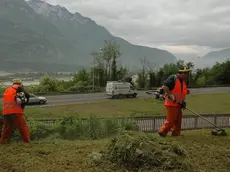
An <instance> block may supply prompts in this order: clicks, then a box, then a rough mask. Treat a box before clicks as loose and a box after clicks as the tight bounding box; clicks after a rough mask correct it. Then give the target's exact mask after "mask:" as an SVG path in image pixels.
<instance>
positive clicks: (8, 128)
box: [0, 114, 30, 144]
mask: <svg viewBox="0 0 230 172" xmlns="http://www.w3.org/2000/svg"><path fill="white" fill-rule="evenodd" d="M14 127H16V128H17V129H18V131H19V133H20V135H21V137H22V142H23V143H29V142H30V131H29V127H28V125H27V123H26V120H25V118H24V115H23V114H15V115H10V116H8V115H6V116H4V117H3V127H2V132H1V138H0V144H6V143H10V140H11V136H12V133H13V129H14Z"/></svg>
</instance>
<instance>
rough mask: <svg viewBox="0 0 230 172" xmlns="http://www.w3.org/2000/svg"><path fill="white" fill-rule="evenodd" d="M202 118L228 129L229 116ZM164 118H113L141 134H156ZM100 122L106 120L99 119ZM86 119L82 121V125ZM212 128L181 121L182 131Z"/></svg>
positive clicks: (198, 120)
mask: <svg viewBox="0 0 230 172" xmlns="http://www.w3.org/2000/svg"><path fill="white" fill-rule="evenodd" d="M202 116H203V117H205V118H207V119H208V120H209V121H211V122H213V123H214V124H216V125H217V126H219V127H224V128H226V127H230V114H202ZM165 118H166V117H165V116H151V117H131V118H113V119H115V120H117V122H118V123H121V122H122V121H124V120H129V121H132V122H134V123H135V124H136V125H137V126H138V128H139V130H140V131H143V132H156V131H157V130H158V129H159V128H160V127H161V125H162V124H163V122H164V120H165ZM100 119H101V120H102V121H103V120H105V119H106V118H100ZM37 121H38V122H40V123H41V124H43V125H48V126H54V125H56V123H57V120H55V119H53V120H37ZM84 122H86V119H84V118H83V119H82V123H84ZM212 127H213V126H212V125H211V124H209V123H208V122H206V121H205V120H203V119H202V118H200V117H198V116H193V115H186V116H184V117H183V119H182V130H193V129H202V128H212Z"/></svg>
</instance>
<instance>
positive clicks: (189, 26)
mask: <svg viewBox="0 0 230 172" xmlns="http://www.w3.org/2000/svg"><path fill="white" fill-rule="evenodd" d="M46 1H47V2H49V3H51V4H59V5H61V6H65V7H66V8H67V9H68V10H70V11H71V12H79V13H81V14H82V15H83V16H86V17H90V18H91V19H93V20H95V21H96V22H97V23H98V24H100V25H102V26H104V27H106V28H107V29H108V30H109V31H110V32H111V33H112V34H114V35H116V36H120V37H123V38H125V39H126V40H128V41H130V42H132V43H134V44H141V45H148V46H153V47H165V49H167V50H170V51H171V52H175V53H178V52H183V53H195V54H200V53H204V52H206V50H207V49H208V50H212V49H218V48H225V47H229V46H230V17H229V16H230V1H229V0H202V1H198V0H173V1H172V0H171V1H169V0H142V1H141V0H75V1H74V0H46ZM204 49H206V50H204Z"/></svg>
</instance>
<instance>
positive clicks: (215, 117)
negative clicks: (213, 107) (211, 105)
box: [214, 114, 217, 125]
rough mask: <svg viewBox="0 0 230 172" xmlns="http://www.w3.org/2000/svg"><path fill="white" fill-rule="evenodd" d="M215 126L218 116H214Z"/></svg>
mask: <svg viewBox="0 0 230 172" xmlns="http://www.w3.org/2000/svg"><path fill="white" fill-rule="evenodd" d="M214 124H215V125H217V114H214Z"/></svg>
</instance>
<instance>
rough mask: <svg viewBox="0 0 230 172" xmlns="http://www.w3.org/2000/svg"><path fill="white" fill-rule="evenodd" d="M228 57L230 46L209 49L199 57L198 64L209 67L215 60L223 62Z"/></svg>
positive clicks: (229, 55) (229, 56)
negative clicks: (213, 49) (216, 49)
mask: <svg viewBox="0 0 230 172" xmlns="http://www.w3.org/2000/svg"><path fill="white" fill-rule="evenodd" d="M228 58H230V48H226V49H222V50H219V51H211V52H209V53H208V54H206V55H205V56H203V57H202V58H200V59H199V61H198V63H199V66H202V67H211V66H213V65H214V64H215V63H216V62H220V63H221V62H224V61H225V60H227V59H228Z"/></svg>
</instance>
